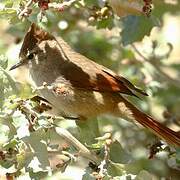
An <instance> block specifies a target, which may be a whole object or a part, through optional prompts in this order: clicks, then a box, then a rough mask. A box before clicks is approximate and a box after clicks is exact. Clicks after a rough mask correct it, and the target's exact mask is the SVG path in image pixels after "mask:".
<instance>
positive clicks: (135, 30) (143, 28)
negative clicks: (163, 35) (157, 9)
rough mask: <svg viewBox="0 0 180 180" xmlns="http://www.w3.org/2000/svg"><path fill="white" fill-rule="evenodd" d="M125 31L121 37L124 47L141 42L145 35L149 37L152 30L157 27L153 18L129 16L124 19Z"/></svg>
mask: <svg viewBox="0 0 180 180" xmlns="http://www.w3.org/2000/svg"><path fill="white" fill-rule="evenodd" d="M122 25H123V30H122V31H121V33H120V35H121V38H122V44H123V45H124V46H126V45H128V44H131V43H133V42H136V41H141V40H142V39H143V38H144V36H145V35H147V36H149V35H150V32H151V30H152V28H153V27H154V26H157V25H158V23H157V20H155V19H154V18H153V17H150V18H148V17H145V16H127V17H125V18H123V19H122Z"/></svg>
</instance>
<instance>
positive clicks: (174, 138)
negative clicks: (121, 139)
mask: <svg viewBox="0 0 180 180" xmlns="http://www.w3.org/2000/svg"><path fill="white" fill-rule="evenodd" d="M123 103H124V105H125V106H126V108H127V109H125V110H124V113H123V114H124V115H126V116H127V114H126V113H128V114H130V118H129V119H135V120H136V121H137V122H139V123H140V124H141V125H142V126H144V127H146V128H147V129H149V130H151V131H152V132H153V133H154V134H156V135H157V136H159V137H160V138H162V139H164V140H166V141H167V143H169V144H173V145H175V146H180V134H178V133H177V132H175V131H173V130H171V129H169V128H167V127H166V126H164V125H163V124H161V123H159V122H157V121H156V120H155V119H153V118H152V117H150V116H149V115H147V114H145V113H143V112H141V111H140V110H139V109H137V108H136V107H135V106H134V105H133V104H131V103H130V102H128V101H127V100H126V99H124V98H123Z"/></svg>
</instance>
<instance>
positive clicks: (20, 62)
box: [9, 60, 25, 71]
mask: <svg viewBox="0 0 180 180" xmlns="http://www.w3.org/2000/svg"><path fill="white" fill-rule="evenodd" d="M24 64H25V61H23V60H22V61H19V62H18V63H16V64H15V65H13V66H12V67H11V68H10V69H9V70H10V71H11V70H13V69H16V68H18V67H20V66H22V65H24Z"/></svg>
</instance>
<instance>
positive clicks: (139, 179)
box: [135, 170, 154, 180]
mask: <svg viewBox="0 0 180 180" xmlns="http://www.w3.org/2000/svg"><path fill="white" fill-rule="evenodd" d="M144 179H146V180H153V179H154V176H153V175H151V174H150V173H149V172H148V171H145V170H142V171H141V172H140V173H139V174H138V175H137V176H136V178H135V180H144Z"/></svg>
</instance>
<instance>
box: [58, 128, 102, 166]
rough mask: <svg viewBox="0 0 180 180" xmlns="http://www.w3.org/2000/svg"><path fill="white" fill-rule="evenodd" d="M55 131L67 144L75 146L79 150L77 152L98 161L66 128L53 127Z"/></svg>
mask: <svg viewBox="0 0 180 180" xmlns="http://www.w3.org/2000/svg"><path fill="white" fill-rule="evenodd" d="M55 131H56V132H57V133H58V135H60V136H61V137H62V138H63V139H65V140H66V141H67V142H68V143H69V144H71V145H73V146H74V147H76V148H77V149H78V150H79V151H80V152H79V154H80V155H81V156H83V157H85V158H87V159H89V160H91V161H93V162H95V163H97V164H99V163H100V159H98V158H97V157H96V156H95V155H94V154H93V153H92V152H90V151H89V149H87V148H86V147H85V146H84V145H83V144H82V143H81V142H80V141H78V140H77V139H76V138H75V137H74V136H73V135H72V134H71V133H70V132H69V131H67V130H66V129H63V128H60V127H55Z"/></svg>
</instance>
